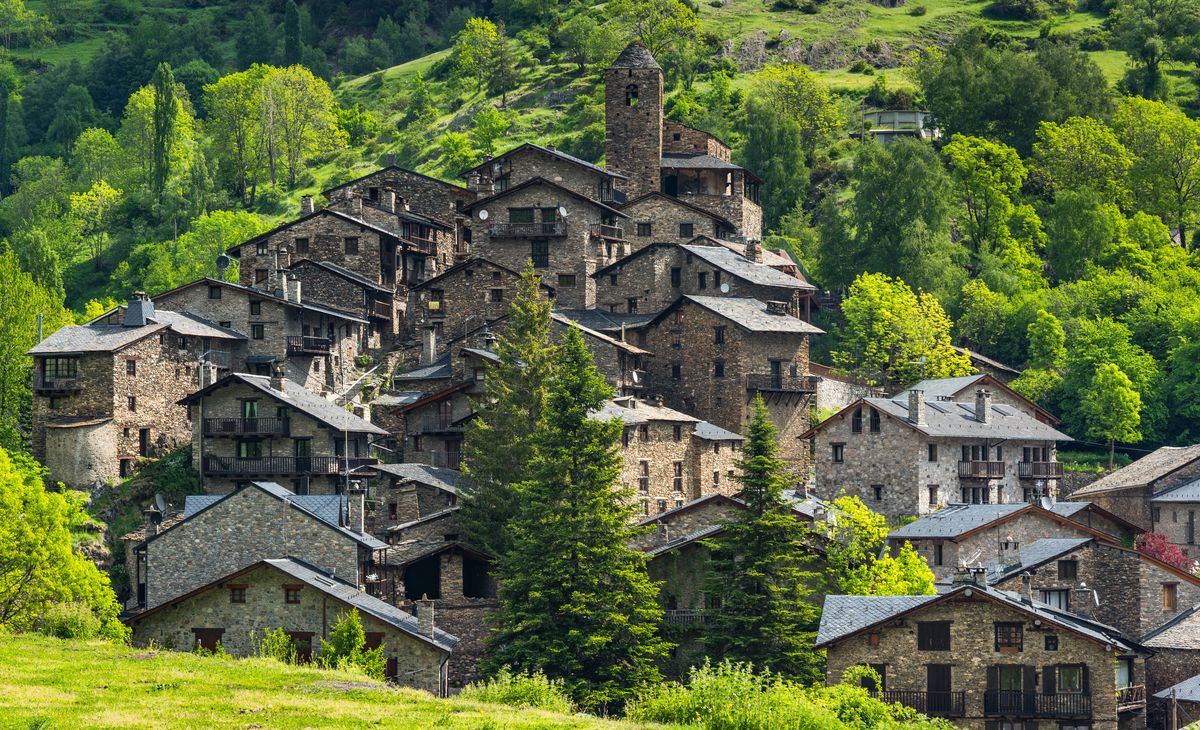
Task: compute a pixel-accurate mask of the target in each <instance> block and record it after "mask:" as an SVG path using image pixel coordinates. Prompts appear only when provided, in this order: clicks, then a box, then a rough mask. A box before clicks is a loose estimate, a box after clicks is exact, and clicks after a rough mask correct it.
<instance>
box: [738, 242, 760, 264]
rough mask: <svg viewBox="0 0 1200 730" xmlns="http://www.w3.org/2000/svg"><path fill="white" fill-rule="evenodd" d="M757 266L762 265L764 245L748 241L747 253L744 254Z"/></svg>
mask: <svg viewBox="0 0 1200 730" xmlns="http://www.w3.org/2000/svg"><path fill="white" fill-rule="evenodd" d="M743 255H744V256H745V257H746V258H748V259H750V260H751V261H753V262H754V263H756V264H761V263H762V258H763V257H762V244H760V243H759V242H758V241H746V252H745V253H744V254H743Z"/></svg>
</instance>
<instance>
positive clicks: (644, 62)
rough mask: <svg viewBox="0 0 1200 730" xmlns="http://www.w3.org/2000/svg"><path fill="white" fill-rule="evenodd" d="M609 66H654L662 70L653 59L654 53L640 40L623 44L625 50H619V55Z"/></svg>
mask: <svg viewBox="0 0 1200 730" xmlns="http://www.w3.org/2000/svg"><path fill="white" fill-rule="evenodd" d="M610 68H656V69H658V70H659V71H662V67H661V66H659V65H658V61H655V60H654V54H653V53H651V52H650V50H649V49H648V48H646V47H645V46H643V45H642V42H641V41H634V42H632V43H630V44H629V45H628V46H625V50H623V51H621V55H619V56H617V60H615V61H613V64H612V66H610Z"/></svg>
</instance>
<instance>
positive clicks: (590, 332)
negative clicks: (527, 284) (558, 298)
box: [550, 312, 654, 356]
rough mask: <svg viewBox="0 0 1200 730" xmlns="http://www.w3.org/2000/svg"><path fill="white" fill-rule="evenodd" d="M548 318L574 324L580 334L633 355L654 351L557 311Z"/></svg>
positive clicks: (649, 353) (647, 353) (561, 322)
mask: <svg viewBox="0 0 1200 730" xmlns="http://www.w3.org/2000/svg"><path fill="white" fill-rule="evenodd" d="M550 319H552V320H554V321H555V322H558V323H559V324H564V325H575V326H576V327H578V328H579V332H580V333H581V334H583V335H584V336H585V337H591V338H593V339H596V340H600V341H601V342H603V343H605V344H606V345H612V346H613V347H616V348H618V349H621V350H625V351H626V352H629V353H632V354H634V355H651V356H652V355H653V354H654V353H652V352H650V351H649V350H643V349H642V348H640V347H638V346H636V345H631V344H629V343H628V342H624V341H622V340H619V339H617V338H616V337H612V336H610V335H606V334H605V333H603V332H601V331H600V330H597V329H593V328H591V327H589V326H587V325H586V324H584V323H583V322H578V321H576V320H574V319H571V318H570V317H568V316H567V315H565V314H560V313H559V312H551V313H550Z"/></svg>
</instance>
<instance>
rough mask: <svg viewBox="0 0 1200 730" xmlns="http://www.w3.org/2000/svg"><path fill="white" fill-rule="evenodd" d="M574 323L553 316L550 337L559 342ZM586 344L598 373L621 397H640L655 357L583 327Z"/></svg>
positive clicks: (621, 341) (561, 316)
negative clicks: (647, 371) (648, 369)
mask: <svg viewBox="0 0 1200 730" xmlns="http://www.w3.org/2000/svg"><path fill="white" fill-rule="evenodd" d="M572 325H575V326H579V325H578V324H576V323H573V322H572V321H571V320H570V319H569V318H567V317H565V316H563V315H560V314H554V315H552V321H551V323H550V337H551V339H552V340H553V341H554V342H559V341H560V340H561V339H562V336H563V335H564V334H566V332H567V328H568V327H571V326H572ZM579 331H580V332H581V333H582V334H583V341H584V343H585V344H586V345H587V346H588V351H589V352H591V353H592V362H593V363H594V364H595V366H596V370H597V371H598V372H599V373H600V374H601V375H603V376H604V379H605V380H607V381H608V384H609V385H611V386H612V388H613V391H614V392H615V393H616V394H617V395H619V396H625V395H638V394H640V393H642V392H643V391H644V389H645V387H646V369H647V368H648V367H649V366H650V363H651V361H652V360H651V359H652V358H653V354H652V353H651V352H649V351H648V350H643V349H642V348H640V347H636V346H634V345H632V344H630V343H628V342H625V341H623V340H621V339H620V338H619V335H618V336H617V337H611V336H609V335H607V334H604V333H603V332H597V331H596V330H593V329H590V328H588V327H582V326H579Z"/></svg>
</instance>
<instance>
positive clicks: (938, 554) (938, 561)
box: [933, 542, 945, 565]
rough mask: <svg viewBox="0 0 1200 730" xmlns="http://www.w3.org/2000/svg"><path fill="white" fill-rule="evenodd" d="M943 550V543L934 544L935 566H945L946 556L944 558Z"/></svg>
mask: <svg viewBox="0 0 1200 730" xmlns="http://www.w3.org/2000/svg"><path fill="white" fill-rule="evenodd" d="M942 548H943V546H942V543H940V542H935V543H934V544H933V564H934V565H943V564H944V562H943V561H944V559H945V556H944V552H943V549H942Z"/></svg>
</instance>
